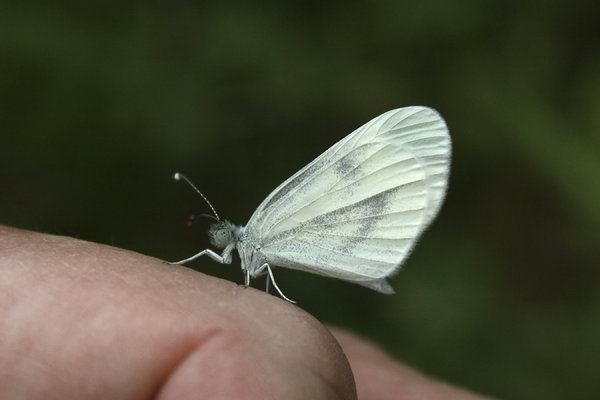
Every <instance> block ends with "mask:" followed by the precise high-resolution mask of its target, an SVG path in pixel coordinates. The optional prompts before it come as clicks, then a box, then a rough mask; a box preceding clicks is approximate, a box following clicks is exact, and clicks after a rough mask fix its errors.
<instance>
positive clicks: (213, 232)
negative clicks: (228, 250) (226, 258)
mask: <svg viewBox="0 0 600 400" xmlns="http://www.w3.org/2000/svg"><path fill="white" fill-rule="evenodd" d="M238 231H239V228H238V227H237V226H235V225H234V224H232V223H231V222H229V221H219V222H217V223H216V224H212V225H211V226H210V229H209V230H208V238H209V239H210V243H211V244H212V245H213V246H215V247H216V248H219V249H224V248H225V247H227V246H229V245H230V244H234V243H235V242H236V241H237V236H238Z"/></svg>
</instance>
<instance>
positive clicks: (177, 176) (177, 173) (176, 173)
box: [173, 172, 181, 181]
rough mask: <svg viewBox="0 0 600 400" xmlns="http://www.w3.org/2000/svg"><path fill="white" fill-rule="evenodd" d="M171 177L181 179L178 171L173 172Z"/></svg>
mask: <svg viewBox="0 0 600 400" xmlns="http://www.w3.org/2000/svg"><path fill="white" fill-rule="evenodd" d="M173 179H175V180H176V181H180V180H181V174H180V173H179V172H175V175H173Z"/></svg>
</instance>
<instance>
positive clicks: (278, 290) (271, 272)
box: [256, 263, 296, 304]
mask: <svg viewBox="0 0 600 400" xmlns="http://www.w3.org/2000/svg"><path fill="white" fill-rule="evenodd" d="M265 268H266V270H267V272H268V273H269V278H270V279H271V283H273V287H275V289H276V290H277V293H279V295H280V296H281V297H283V299H284V300H287V301H289V302H290V303H294V304H296V302H295V301H294V300H290V299H288V298H287V297H286V296H285V295H284V294H283V292H282V291H281V289H279V286H277V283H276V282H275V277H274V276H273V270H271V267H270V266H269V264H268V263H264V264H263V265H261V266H260V268H258V269H257V270H256V275H260V273H261V272H262V271H264V270H265ZM267 279H268V278H267ZM267 287H268V286H267Z"/></svg>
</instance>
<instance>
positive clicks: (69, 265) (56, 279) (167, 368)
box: [0, 227, 480, 400]
mask: <svg viewBox="0 0 600 400" xmlns="http://www.w3.org/2000/svg"><path fill="white" fill-rule="evenodd" d="M333 333H334V335H335V337H336V338H337V341H336V339H334V336H332V335H331V333H330V331H329V330H328V329H327V328H326V327H324V326H323V325H321V324H320V323H319V322H318V321H317V320H316V319H315V318H313V317H312V316H310V315H309V314H307V313H306V312H304V311H303V310H301V309H300V308H298V307H296V306H294V305H292V304H289V303H287V302H285V301H283V300H280V299H278V298H276V297H274V296H271V295H267V294H265V293H263V292H260V291H258V290H254V289H252V288H245V287H242V286H238V285H236V284H234V283H232V282H227V281H224V280H221V279H217V278H214V277H210V276H207V275H204V274H201V273H198V272H195V271H193V270H190V269H188V268H185V267H179V266H172V265H168V264H165V263H164V262H163V261H160V260H158V259H155V258H152V257H148V256H144V255H141V254H138V253H134V252H131V251H126V250H121V249H117V248H114V247H110V246H104V245H99V244H94V243H90V242H85V241H80V240H76V239H71V238H66V237H59V236H52V235H45V234H40V233H35V232H28V231H22V230H18V229H14V228H8V227H0V399H37V398H44V399H53V398H56V399H128V400H129V399H147V398H154V399H355V398H356V396H357V395H356V389H355V384H354V379H356V386H357V389H358V395H359V398H360V399H361V400H369V399H374V398H378V399H388V398H394V399H404V398H411V399H414V398H427V399H472V400H476V399H480V397H478V396H475V395H472V394H470V393H468V392H466V391H463V390H460V389H456V388H453V387H451V386H449V385H445V384H443V383H440V382H437V381H434V380H431V379H429V378H426V377H424V376H422V375H420V374H419V373H417V372H415V371H413V370H411V369H410V368H408V367H405V366H402V365H401V364H399V363H397V362H396V361H394V360H392V359H391V358H389V357H388V356H386V355H385V354H384V353H383V352H382V351H381V350H379V349H377V348H376V347H375V346H373V345H371V344H368V343H366V342H364V341H362V340H361V339H359V338H357V337H355V336H353V335H351V334H349V333H346V332H343V331H340V330H333ZM338 341H339V343H340V344H341V347H340V345H339V344H338ZM342 349H343V350H344V351H342ZM344 352H345V354H344ZM346 356H347V358H346ZM348 361H349V362H348ZM351 367H352V370H353V371H354V379H353V374H352V370H351Z"/></svg>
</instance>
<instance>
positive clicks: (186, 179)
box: [173, 172, 221, 221]
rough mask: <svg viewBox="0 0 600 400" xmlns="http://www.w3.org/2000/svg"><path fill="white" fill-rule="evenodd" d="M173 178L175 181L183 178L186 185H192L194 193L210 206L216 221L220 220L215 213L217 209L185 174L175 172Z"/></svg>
mask: <svg viewBox="0 0 600 400" xmlns="http://www.w3.org/2000/svg"><path fill="white" fill-rule="evenodd" d="M173 179H175V180H176V181H180V180H182V179H183V180H184V181H186V182H187V184H188V185H190V186H191V187H192V189H194V190H195V191H196V193H198V194H199V195H200V196H201V197H202V198H203V199H204V201H205V202H206V204H208V206H209V207H210V209H211V210H212V212H213V214H215V217H217V221H220V220H221V218H219V214H217V211H216V210H215V208H214V207H213V206H212V204H210V201H208V199H207V198H206V196H204V195H203V194H202V192H201V191H200V190H198V188H197V187H196V186H194V184H193V183H192V182H191V181H190V180H189V179H188V178H187V177H186V176H185V175H182V174H180V173H179V172H176V173H175V175H173Z"/></svg>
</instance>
